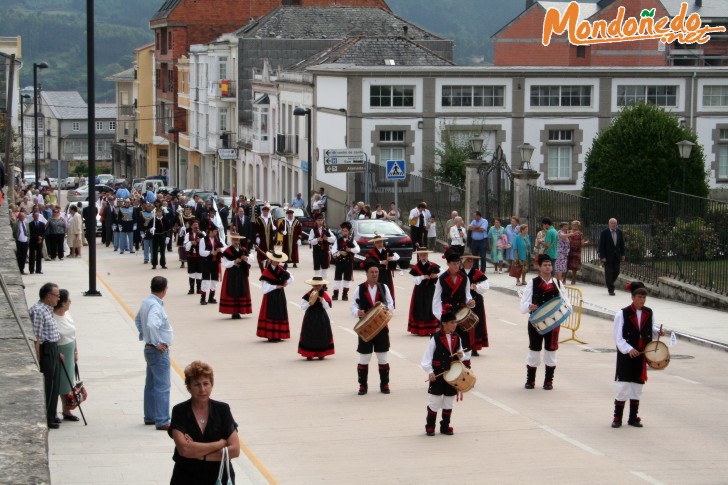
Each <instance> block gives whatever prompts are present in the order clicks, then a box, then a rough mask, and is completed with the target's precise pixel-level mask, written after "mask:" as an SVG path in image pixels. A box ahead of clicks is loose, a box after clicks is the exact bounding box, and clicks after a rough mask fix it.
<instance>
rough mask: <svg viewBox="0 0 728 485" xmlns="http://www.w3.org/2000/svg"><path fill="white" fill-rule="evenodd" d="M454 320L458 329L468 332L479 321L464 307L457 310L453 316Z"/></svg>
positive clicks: (476, 316)
mask: <svg viewBox="0 0 728 485" xmlns="http://www.w3.org/2000/svg"><path fill="white" fill-rule="evenodd" d="M455 320H457V322H458V327H460V329H461V330H462V331H464V332H469V331H471V330H472V329H474V328H475V326H476V325H477V324H478V321H479V320H480V319H479V318H478V315H476V314H475V313H473V311H472V310H471V309H470V308H468V307H464V308H461V309H460V310H458V312H457V313H456V314H455Z"/></svg>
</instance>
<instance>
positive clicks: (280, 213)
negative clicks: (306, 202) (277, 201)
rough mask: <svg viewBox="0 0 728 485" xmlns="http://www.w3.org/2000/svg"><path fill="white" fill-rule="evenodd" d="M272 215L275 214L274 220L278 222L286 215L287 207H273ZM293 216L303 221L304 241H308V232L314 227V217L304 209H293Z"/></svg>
mask: <svg viewBox="0 0 728 485" xmlns="http://www.w3.org/2000/svg"><path fill="white" fill-rule="evenodd" d="M270 211H271V215H272V216H273V220H274V221H276V223H277V222H278V221H279V220H280V219H283V218H284V217H286V209H285V208H284V207H279V206H275V207H271V210H270ZM293 217H295V218H296V219H298V222H300V223H301V226H303V227H302V230H303V234H302V235H301V236H302V241H303V242H307V241H308V234H309V233H310V232H311V229H313V227H314V225H315V224H314V222H313V219H311V216H310V215H309V214H308V212H307V211H305V210H304V209H293Z"/></svg>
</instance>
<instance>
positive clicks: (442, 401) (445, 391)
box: [421, 303, 463, 436]
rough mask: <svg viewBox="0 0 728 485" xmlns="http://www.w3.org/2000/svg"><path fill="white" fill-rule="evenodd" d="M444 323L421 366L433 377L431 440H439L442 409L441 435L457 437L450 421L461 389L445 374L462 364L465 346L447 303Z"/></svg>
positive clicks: (429, 415)
mask: <svg viewBox="0 0 728 485" xmlns="http://www.w3.org/2000/svg"><path fill="white" fill-rule="evenodd" d="M440 322H441V323H440V331H439V332H437V333H434V334H432V336H431V337H430V341H429V343H428V344H427V350H425V354H424V355H423V356H422V362H421V365H422V368H423V369H425V372H427V373H428V374H429V377H428V379H429V382H430V384H429V387H428V389H427V392H428V393H429V394H430V400H429V402H428V403H427V421H426V424H425V433H427V436H435V422H436V421H437V412H438V411H439V410H440V409H442V421H440V433H442V434H446V435H453V434H454V430H453V429H452V428H451V427H450V417H451V415H452V405H453V398H454V397H455V395H456V394H457V389H455V388H454V387H453V386H451V385H450V384H448V383H447V382H446V381H445V377H444V374H445V373H446V372H447V371H448V370H450V364H451V363H452V362H453V361H455V360H458V359H460V360H462V358H463V346H462V343H461V341H460V337H459V336H458V334H457V333H455V328H456V327H457V320H456V318H455V314H454V313H453V312H452V311H451V307H450V305H449V304H447V303H445V304H444V305H443V313H442V318H441V320H440ZM456 357H457V359H456Z"/></svg>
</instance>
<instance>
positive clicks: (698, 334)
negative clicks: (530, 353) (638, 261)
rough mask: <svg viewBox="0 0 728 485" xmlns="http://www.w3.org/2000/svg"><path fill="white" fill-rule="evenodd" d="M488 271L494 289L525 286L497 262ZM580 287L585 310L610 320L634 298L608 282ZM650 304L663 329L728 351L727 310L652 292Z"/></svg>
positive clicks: (514, 291) (511, 289) (516, 289)
mask: <svg viewBox="0 0 728 485" xmlns="http://www.w3.org/2000/svg"><path fill="white" fill-rule="evenodd" d="M485 274H486V276H488V282H489V283H490V287H491V289H494V290H497V291H502V292H505V293H510V294H514V295H515V294H519V290H520V289H521V287H517V286H516V285H515V279H514V278H512V277H510V276H508V270H505V271H504V272H503V273H502V274H495V273H494V272H493V266H492V265H491V264H490V263H489V264H488V267H487V270H486V273H485ZM535 275H536V273H534V272H532V273H530V276H531V277H533V276H535ZM567 281H569V280H568V279H567ZM567 286H568V285H567ZM576 287H577V288H579V289H580V290H581V292H582V295H583V299H584V306H583V313H584V314H589V315H592V316H596V317H600V318H604V319H605V320H609V321H610V322H611V321H613V320H614V314H615V313H616V312H617V311H619V309H621V308H624V307H625V306H627V305H628V304H629V302H630V295H629V293H627V292H626V291H625V290H624V288H617V289H616V294H617V295H616V296H609V294H608V293H607V289H606V287H604V286H599V285H594V284H591V283H583V282H579V281H578V280H577V284H576ZM647 306H648V307H650V308H652V309H653V310H654V311H655V319H656V321H657V323H658V324H662V325H663V330H665V332H666V333H667V335H668V336H669V335H670V333H672V332H675V333H676V334H677V336H678V338H682V339H685V340H689V341H691V342H695V343H699V344H702V345H707V346H710V347H714V348H717V349H721V350H725V351H728V323H727V322H728V313H727V312H723V311H720V310H714V309H711V308H703V307H699V306H696V305H689V304H687V303H681V302H678V301H671V300H664V299H659V298H652V297H649V296H648V297H647Z"/></svg>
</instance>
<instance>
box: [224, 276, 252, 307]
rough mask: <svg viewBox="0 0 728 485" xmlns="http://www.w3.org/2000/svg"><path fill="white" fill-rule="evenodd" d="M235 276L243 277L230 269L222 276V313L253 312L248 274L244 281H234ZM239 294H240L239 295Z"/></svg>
mask: <svg viewBox="0 0 728 485" xmlns="http://www.w3.org/2000/svg"><path fill="white" fill-rule="evenodd" d="M234 278H238V279H240V278H242V277H241V276H239V275H234V274H233V272H231V271H230V270H229V269H228V270H226V271H225V274H224V275H223V277H222V288H221V289H220V294H219V296H220V313H224V314H226V315H235V314H244V315H247V314H249V313H253V304H252V302H251V300H250V285H249V284H248V277H247V275H246V276H244V280H243V281H232V280H233V279H234ZM237 295H239V296H237Z"/></svg>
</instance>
